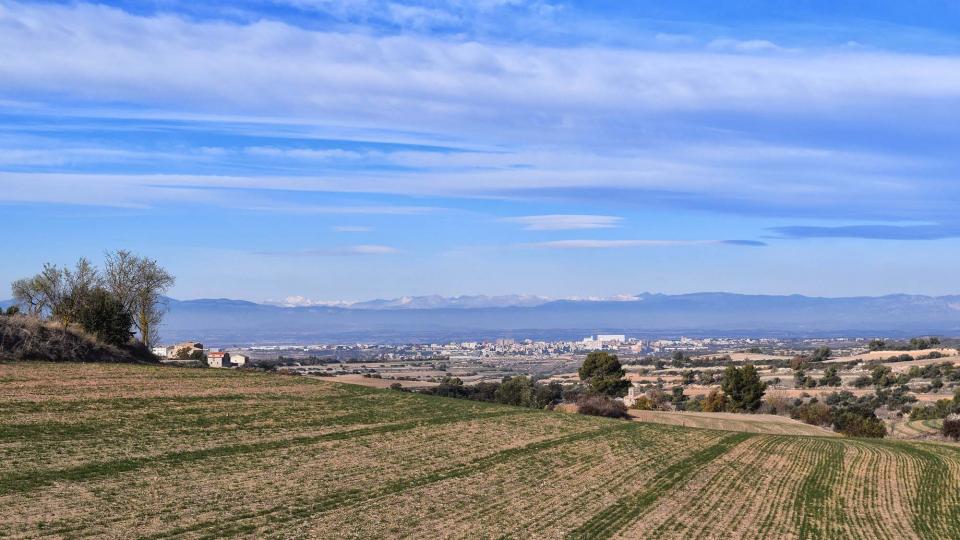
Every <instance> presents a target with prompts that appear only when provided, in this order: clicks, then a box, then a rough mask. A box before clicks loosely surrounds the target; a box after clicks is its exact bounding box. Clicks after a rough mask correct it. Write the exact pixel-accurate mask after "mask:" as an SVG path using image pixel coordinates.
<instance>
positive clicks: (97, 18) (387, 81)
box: [0, 0, 960, 302]
mask: <svg viewBox="0 0 960 540" xmlns="http://www.w3.org/2000/svg"><path fill="white" fill-rule="evenodd" d="M0 215H2V216H3V218H4V219H3V223H4V224H5V226H4V228H5V232H6V234H4V235H3V243H4V245H5V247H6V249H5V250H4V256H3V257H0V283H8V282H10V281H12V280H14V279H16V278H20V277H24V276H27V275H30V274H32V273H34V272H36V271H37V270H38V269H39V268H40V267H41V266H42V265H43V263H45V262H51V263H56V264H72V262H73V261H75V260H76V259H77V258H79V257H81V256H86V257H88V258H90V259H92V260H94V261H99V260H101V259H102V256H103V253H104V251H105V250H110V249H117V248H126V249H130V250H133V251H135V252H137V253H140V254H143V255H147V256H150V257H152V258H155V259H157V260H158V261H159V262H160V263H161V264H162V265H164V266H165V267H166V268H168V269H169V270H170V271H171V272H172V273H173V274H175V275H176V277H177V284H176V286H175V287H174V288H173V289H172V290H171V291H170V294H171V296H174V297H177V298H211V297H228V298H240V299H248V300H254V301H279V300H282V299H285V298H290V297H297V298H302V299H304V301H305V302H311V301H333V300H348V301H349V300H364V299H371V298H393V297H398V296H404V295H425V294H440V295H446V296H454V295H465V294H466V295H473V294H512V293H516V294H533V295H540V296H548V297H554V298H562V297H573V296H576V297H585V296H599V297H603V296H612V295H619V294H632V293H640V292H644V291H651V292H663V293H683V292H695V291H730V292H741V293H755V294H808V295H820V296H854V295H882V294H891V293H913V294H932V295H939V294H956V293H960V284H958V281H957V273H956V268H957V267H958V265H960V249H958V248H960V4H958V3H957V2H954V1H946V0H945V1H929V0H917V1H914V2H902V1H892V0H875V1H871V2H866V1H850V0H848V1H843V0H834V1H814V0H809V1H805V2H795V1H794V2H786V1H777V0H764V1H760V0H756V1H730V2H709V1H706V0H702V1H701V0H696V1H694V0H686V1H685V0H672V1H652V0H650V1H640V0H638V1H636V2H622V1H606V0H602V1H593V2H585V1H579V0H577V1H574V0H571V1H562V0H557V1H553V0H476V1H473V2H468V1H464V0H432V1H419V2H418V1H414V0H392V1H391V0H240V1H237V2H231V3H229V4H228V5H227V3H217V2H203V1H199V0H189V1H187V0H183V1H180V0H155V1H142V0H141V1H116V2H104V3H86V2H15V1H7V0H0ZM3 296H5V295H4V294H3V293H2V292H0V297H3Z"/></svg>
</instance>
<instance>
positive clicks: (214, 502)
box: [0, 364, 960, 539]
mask: <svg viewBox="0 0 960 540" xmlns="http://www.w3.org/2000/svg"><path fill="white" fill-rule="evenodd" d="M0 410H2V411H3V414H2V415H0V537H2V536H12V537H26V538H33V537H43V536H52V537H80V536H110V537H124V538H129V537H143V538H154V539H160V538H213V537H229V536H243V537H250V538H263V537H357V538H370V537H383V536H389V537H393V536H409V537H419V538H431V537H451V538H461V537H478V538H479V537H483V538H488V537H503V536H509V537H517V538H521V537H538V538H564V537H567V538H611V537H627V538H642V537H669V538H696V537H704V538H716V537H732V536H744V537H764V536H765V537H780V538H790V537H799V538H822V537H835V538H853V537H863V538H936V537H940V538H957V537H960V451H958V449H957V447H953V446H947V445H935V444H921V443H906V442H890V441H867V440H857V439H842V438H830V437H804V436H790V435H764V434H750V433H735V432H723V431H709V430H701V429H689V428H683V427H676V426H666V425H656V424H641V423H636V422H626V421H617V420H607V419H601V418H591V417H584V416H579V415H569V414H561V413H550V412H543V411H536V410H529V409H520V408H510V407H503V406H496V405H489V404H484V403H478V402H471V401H463V400H453V399H443V398H433V397H429V396H419V395H414V394H408V393H401V392H395V391H389V390H374V389H367V388H361V387H357V386H349V385H338V384H333V383H328V382H322V381H317V380H309V379H306V378H299V377H284V376H279V375H270V374H258V373H239V372H235V371H227V370H210V369H207V370H201V369H196V370H190V369H174V368H164V367H153V366H134V365H107V364H5V365H0Z"/></svg>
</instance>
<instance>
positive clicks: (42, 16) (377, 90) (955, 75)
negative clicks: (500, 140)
mask: <svg viewBox="0 0 960 540" xmlns="http://www.w3.org/2000/svg"><path fill="white" fill-rule="evenodd" d="M721 45H722V47H721V48H722V49H724V50H725V49H728V48H731V47H732V48H733V49H734V50H735V52H736V54H727V53H724V52H720V51H714V50H709V49H708V50H705V51H702V52H696V51H643V50H631V49H621V48H602V47H582V48H573V47H535V46H528V45H501V44H486V43H479V42H474V41H456V40H443V39H437V38H429V37H421V36H412V35H400V36H389V37H378V36H374V35H369V34H366V33H360V32H357V33H336V32H322V31H311V30H306V29H301V28H297V27H293V26H290V25H287V24H284V23H279V22H273V21H268V20H259V21H257V22H253V23H250V24H237V23H226V22H202V21H190V20H184V19H179V18H176V17H173V16H157V17H140V16H134V15H130V14H127V13H124V12H122V11H120V10H116V9H112V8H108V7H103V6H91V5H87V4H77V5H70V6H59V5H50V4H40V5H25V4H19V3H7V4H5V7H4V8H3V9H2V10H0V50H26V51H30V54H29V55H12V56H8V57H7V58H6V59H5V60H4V62H2V63H0V99H16V98H17V97H19V96H23V95H30V96H45V95H52V94H56V95H59V96H62V98H64V99H68V100H71V101H73V102H75V103H84V102H87V103H90V102H95V103H110V102H124V103H130V104H139V105H145V106H150V107H154V108H161V109H167V110H169V109H175V110H180V111H192V112H204V113H217V112H220V113H224V112H230V113H232V114H243V115H262V114H270V115H280V116H286V117H291V118H308V119H314V120H317V119H324V120H325V121H330V122H342V123H344V124H345V125H350V124H352V125H370V124H371V123H373V124H376V125H380V126H390V127H392V128H396V129H398V130H411V129H419V130H430V131H435V132H436V131H441V132H446V133H451V134H453V133H460V130H461V129H462V126H463V125H465V124H469V125H471V129H472V130H476V131H477V132H485V133H490V134H492V133H505V132H509V131H512V130H515V129H517V128H518V127H521V126H522V127H523V128H524V129H528V130H532V131H535V132H539V133H540V134H542V135H546V136H549V135H550V131H549V130H545V129H543V128H544V127H550V128H554V129H556V128H563V129H561V132H562V131H567V130H568V129H578V128H582V127H583V126H584V125H585V124H586V125H589V124H591V123H593V122H596V121H598V120H605V121H613V120H621V121H626V119H627V118H634V119H639V118H642V117H644V116H645V115H650V114H662V113H664V112H666V111H695V110H702V111H715V110H721V111H723V110H726V111H730V110H732V111H755V112H761V111H783V110H802V109H804V108H811V107H812V108H816V109H817V110H818V111H819V112H820V114H830V113H842V112H844V111H845V109H846V108H847V107H855V108H858V107H863V106H866V105H870V104H873V105H876V104H878V103H882V102H887V101H896V100H899V99H929V98H942V99H956V98H958V97H960V59H958V58H957V57H954V56H948V55H938V56H934V55H922V54H894V53H884V52H879V51H872V52H871V51H858V50H851V49H849V48H845V47H840V48H838V49H836V50H834V51H826V52H824V51H815V52H806V53H803V54H793V55H790V57H789V59H784V58H783V57H781V56H780V55H768V54H752V53H755V52H768V51H769V50H771V49H773V48H776V47H777V46H776V45H775V44H773V43H771V42H769V41H764V40H749V41H739V42H733V43H729V44H727V43H721ZM598 115H600V116H599V118H598ZM610 139H611V141H615V140H616V138H615V137H611V138H610Z"/></svg>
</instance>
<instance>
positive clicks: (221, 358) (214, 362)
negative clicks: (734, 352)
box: [207, 351, 250, 368]
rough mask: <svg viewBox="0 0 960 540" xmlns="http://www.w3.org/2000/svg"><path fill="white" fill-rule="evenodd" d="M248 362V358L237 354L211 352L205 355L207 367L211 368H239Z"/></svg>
mask: <svg viewBox="0 0 960 540" xmlns="http://www.w3.org/2000/svg"><path fill="white" fill-rule="evenodd" d="M248 362H250V357H249V356H247V355H245V354H240V353H238V352H234V353H230V352H225V351H213V352H208V353H207V365H208V366H210V367H212V368H231V367H241V366H245V365H247V363H248Z"/></svg>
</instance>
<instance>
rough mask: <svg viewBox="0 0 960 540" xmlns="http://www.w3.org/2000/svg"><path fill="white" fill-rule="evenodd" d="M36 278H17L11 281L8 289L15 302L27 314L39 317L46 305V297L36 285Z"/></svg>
mask: <svg viewBox="0 0 960 540" xmlns="http://www.w3.org/2000/svg"><path fill="white" fill-rule="evenodd" d="M36 279H37V278H36V277H32V278H24V279H18V280H16V281H14V282H13V284H12V285H11V286H10V289H11V290H12V291H13V299H14V300H16V301H17V304H19V305H20V306H22V307H23V308H24V309H25V310H26V312H27V313H28V314H30V315H32V316H34V317H40V316H41V315H42V314H43V310H44V309H46V308H47V307H48V299H47V297H46V296H44V294H43V292H42V291H41V290H40V287H38V286H37V281H36Z"/></svg>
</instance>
